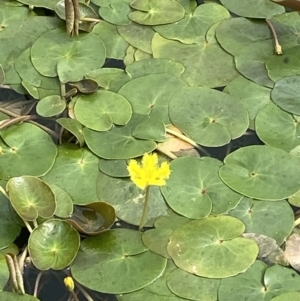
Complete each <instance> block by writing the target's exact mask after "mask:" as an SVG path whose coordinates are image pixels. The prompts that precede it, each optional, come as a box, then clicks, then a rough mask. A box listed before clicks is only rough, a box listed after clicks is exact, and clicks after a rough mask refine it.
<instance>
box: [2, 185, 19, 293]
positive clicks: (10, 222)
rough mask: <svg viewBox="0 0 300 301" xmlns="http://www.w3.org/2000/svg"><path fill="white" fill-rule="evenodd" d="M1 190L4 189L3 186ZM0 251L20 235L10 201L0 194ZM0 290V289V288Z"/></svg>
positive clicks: (16, 218)
mask: <svg viewBox="0 0 300 301" xmlns="http://www.w3.org/2000/svg"><path fill="white" fill-rule="evenodd" d="M2 188H5V186H4V185H3V187H2ZM0 202H1V207H0V235H1V241H0V249H3V248H6V247H7V246H9V245H10V244H12V243H13V242H14V241H15V239H16V238H17V236H18V235H19V234H20V231H21V226H20V225H19V220H18V218H19V216H18V215H17V214H16V212H15V210H14V209H13V208H12V206H11V203H10V201H9V200H8V199H7V198H6V197H5V196H4V195H3V194H2V193H0ZM0 289H1V288H0Z"/></svg>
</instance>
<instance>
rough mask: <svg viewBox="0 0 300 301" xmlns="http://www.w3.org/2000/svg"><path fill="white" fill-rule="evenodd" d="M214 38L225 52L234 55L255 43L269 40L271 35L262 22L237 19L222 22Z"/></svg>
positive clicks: (265, 24)
mask: <svg viewBox="0 0 300 301" xmlns="http://www.w3.org/2000/svg"><path fill="white" fill-rule="evenodd" d="M241 28H243V30H241ZM216 38H217V40H218V42H219V43H220V44H221V46H222V47H223V48H224V49H225V50H226V51H228V52H229V53H231V54H232V55H235V54H237V53H238V52H239V51H240V49H241V48H243V47H244V46H247V45H250V44H251V43H253V42H255V41H262V40H267V39H271V38H272V33H271V31H270V28H269V27H268V25H267V23H266V22H265V21H264V20H253V19H250V20H249V19H246V18H238V17H237V18H230V19H225V20H223V21H222V22H221V23H220V24H219V25H218V27H217V28H216Z"/></svg>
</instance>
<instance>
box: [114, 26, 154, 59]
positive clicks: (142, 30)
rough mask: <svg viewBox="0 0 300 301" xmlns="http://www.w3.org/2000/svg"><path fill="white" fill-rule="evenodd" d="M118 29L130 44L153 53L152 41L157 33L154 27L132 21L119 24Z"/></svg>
mask: <svg viewBox="0 0 300 301" xmlns="http://www.w3.org/2000/svg"><path fill="white" fill-rule="evenodd" d="M117 31H118V33H119V35H120V36H121V37H122V38H123V39H124V40H125V41H126V42H127V43H128V44H130V45H132V46H134V47H135V48H137V49H140V50H143V51H144V52H146V53H149V54H152V50H151V41H152V38H153V36H154V34H155V31H154V30H153V29H152V27H149V26H143V25H139V24H136V23H131V24H128V25H125V26H118V27H117Z"/></svg>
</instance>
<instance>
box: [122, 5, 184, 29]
mask: <svg viewBox="0 0 300 301" xmlns="http://www.w3.org/2000/svg"><path fill="white" fill-rule="evenodd" d="M130 6H131V7H132V8H134V9H135V10H137V11H133V12H131V13H129V15H128V17H129V19H131V20H132V21H134V22H136V23H139V24H143V25H160V24H168V23H174V22H176V21H179V20H181V19H182V18H183V17H184V14H185V10H184V8H183V7H182V6H181V5H180V4H179V3H178V2H177V1H174V0H164V1H160V0H146V1H145V0H134V1H132V2H130Z"/></svg>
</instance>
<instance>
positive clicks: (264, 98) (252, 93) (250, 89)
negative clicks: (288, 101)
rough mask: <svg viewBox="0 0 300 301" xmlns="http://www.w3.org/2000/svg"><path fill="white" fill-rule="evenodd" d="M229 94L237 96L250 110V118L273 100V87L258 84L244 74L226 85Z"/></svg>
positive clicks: (253, 117) (252, 118)
mask: <svg viewBox="0 0 300 301" xmlns="http://www.w3.org/2000/svg"><path fill="white" fill-rule="evenodd" d="M226 89H227V92H228V94H230V95H231V96H233V97H235V98H236V99H237V100H238V101H239V102H240V103H242V104H243V105H244V106H245V107H246V108H247V110H248V113H249V118H250V120H254V119H255V117H256V115H257V114H258V112H260V110H262V109H263V108H264V107H266V105H267V104H269V103H270V102H271V96H270V94H271V89H269V88H267V87H264V86H261V85H258V84H256V83H254V82H252V81H250V80H248V79H246V78H245V77H243V76H238V77H236V78H235V79H234V80H233V81H232V82H231V83H229V84H228V85H227V86H226Z"/></svg>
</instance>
